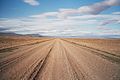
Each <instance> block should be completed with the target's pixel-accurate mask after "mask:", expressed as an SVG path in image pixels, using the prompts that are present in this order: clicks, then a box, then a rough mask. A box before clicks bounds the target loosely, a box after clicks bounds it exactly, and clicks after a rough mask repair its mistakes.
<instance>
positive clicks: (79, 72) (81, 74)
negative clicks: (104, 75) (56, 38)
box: [61, 43, 92, 80]
mask: <svg viewBox="0 0 120 80" xmlns="http://www.w3.org/2000/svg"><path fill="white" fill-rule="evenodd" d="M61 47H62V48H63V50H64V51H65V53H66V54H65V55H66V57H67V60H68V62H69V64H70V66H71V68H72V70H73V75H74V76H75V79H74V80H92V79H91V78H90V77H89V76H88V74H86V73H85V71H84V69H83V68H82V67H80V66H78V65H77V64H78V63H77V62H76V60H75V59H74V58H73V57H71V54H70V51H69V50H68V49H66V48H67V47H66V46H65V44H63V43H61ZM78 67H79V68H81V69H79V68H78Z"/></svg>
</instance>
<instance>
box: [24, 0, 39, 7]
mask: <svg viewBox="0 0 120 80" xmlns="http://www.w3.org/2000/svg"><path fill="white" fill-rule="evenodd" d="M23 1H24V2H25V3H27V4H29V5H32V6H38V5H39V4H40V3H39V2H38V1H37V0H23Z"/></svg>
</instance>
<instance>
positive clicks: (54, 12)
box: [0, 0, 120, 36]
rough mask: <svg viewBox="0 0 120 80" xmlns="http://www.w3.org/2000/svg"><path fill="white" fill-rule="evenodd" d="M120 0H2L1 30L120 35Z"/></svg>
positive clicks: (22, 32)
mask: <svg viewBox="0 0 120 80" xmlns="http://www.w3.org/2000/svg"><path fill="white" fill-rule="evenodd" d="M119 26H120V0H91V1H89V0H12V1H11V0H0V31H1V32H15V33H19V34H42V35H50V36H80V35H87V34H91V35H93V34H97V35H120V27H119Z"/></svg>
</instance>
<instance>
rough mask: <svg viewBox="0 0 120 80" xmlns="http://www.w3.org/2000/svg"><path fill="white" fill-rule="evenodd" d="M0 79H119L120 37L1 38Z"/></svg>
mask: <svg viewBox="0 0 120 80" xmlns="http://www.w3.org/2000/svg"><path fill="white" fill-rule="evenodd" d="M0 80H120V39H80V38H46V37H43V38H32V37H0Z"/></svg>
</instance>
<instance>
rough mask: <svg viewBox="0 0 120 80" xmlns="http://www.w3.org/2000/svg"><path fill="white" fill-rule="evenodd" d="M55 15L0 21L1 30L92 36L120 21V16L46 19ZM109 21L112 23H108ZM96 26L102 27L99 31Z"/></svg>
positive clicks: (21, 32) (22, 32) (53, 13)
mask: <svg viewBox="0 0 120 80" xmlns="http://www.w3.org/2000/svg"><path fill="white" fill-rule="evenodd" d="M54 15H58V13H57V12H47V13H44V14H41V15H31V16H30V17H24V18H13V19H9V18H6V19H0V28H1V29H2V28H5V30H3V31H5V32H15V33H19V34H30V33H31V34H36V33H37V34H42V35H47V36H51V35H52V36H73V35H74V36H75V35H76V36H78V35H84V34H86V32H87V34H91V32H92V33H96V34H98V33H99V34H101V33H100V32H99V31H101V29H102V30H103V31H104V32H107V31H110V30H109V29H106V28H104V26H105V25H107V24H113V23H112V22H114V21H116V19H119V15H113V14H109V15H103V14H102V15H81V16H69V17H68V18H66V19H61V18H48V17H46V16H54ZM41 16H42V17H41ZM43 16H44V17H43ZM108 20H110V21H111V22H106V21H108ZM102 23H104V24H102ZM101 24H102V25H101ZM96 26H102V27H100V28H99V29H98V28H97V27H96ZM96 31H97V32H96ZM103 34H104V33H103Z"/></svg>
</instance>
